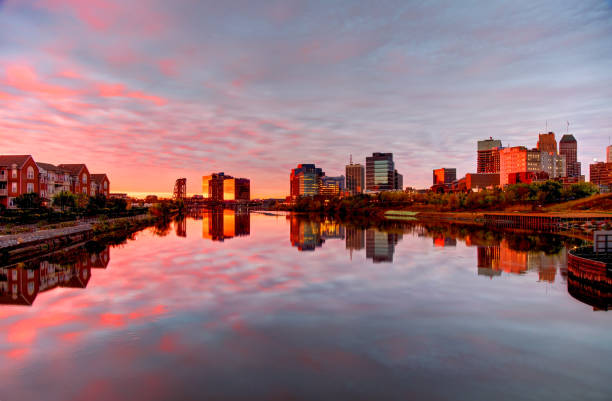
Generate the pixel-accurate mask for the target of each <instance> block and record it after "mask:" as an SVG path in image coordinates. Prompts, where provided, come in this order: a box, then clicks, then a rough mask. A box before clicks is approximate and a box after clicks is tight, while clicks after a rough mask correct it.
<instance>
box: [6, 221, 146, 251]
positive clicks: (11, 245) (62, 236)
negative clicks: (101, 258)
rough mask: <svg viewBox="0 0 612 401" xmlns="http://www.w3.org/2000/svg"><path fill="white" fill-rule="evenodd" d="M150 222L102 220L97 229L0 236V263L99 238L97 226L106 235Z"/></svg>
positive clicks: (80, 227)
mask: <svg viewBox="0 0 612 401" xmlns="http://www.w3.org/2000/svg"><path fill="white" fill-rule="evenodd" d="M151 219H152V218H151V217H150V216H148V215H140V216H133V217H123V218H118V219H110V220H105V221H104V222H102V223H99V224H98V225H96V224H92V223H82V224H77V225H75V226H72V227H64V228H57V229H51V230H40V231H35V232H31V233H23V234H14V235H5V236H0V262H8V261H11V262H18V261H20V260H23V259H26V258H31V257H33V256H38V255H42V254H45V253H48V252H52V251H56V250H59V249H62V248H65V247H67V246H72V245H75V244H79V243H82V242H85V241H88V240H91V239H93V238H94V236H95V235H97V234H101V232H100V231H101V230H100V226H102V227H103V229H102V231H109V232H110V231H113V230H115V229H116V227H124V226H125V225H126V223H129V224H133V225H138V223H143V224H144V223H146V222H149V221H150V220H151Z"/></svg>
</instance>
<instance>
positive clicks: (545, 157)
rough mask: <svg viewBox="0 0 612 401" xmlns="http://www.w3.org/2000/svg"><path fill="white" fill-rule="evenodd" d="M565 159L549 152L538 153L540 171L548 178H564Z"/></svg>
mask: <svg viewBox="0 0 612 401" xmlns="http://www.w3.org/2000/svg"><path fill="white" fill-rule="evenodd" d="M566 166H567V164H566V158H565V156H564V155H556V154H554V153H549V152H540V171H544V172H545V173H547V174H548V176H549V177H550V178H561V177H565V176H566Z"/></svg>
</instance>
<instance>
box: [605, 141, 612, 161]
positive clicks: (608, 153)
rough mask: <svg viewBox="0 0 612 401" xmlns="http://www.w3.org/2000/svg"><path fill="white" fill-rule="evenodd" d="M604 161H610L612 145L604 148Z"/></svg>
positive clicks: (611, 159)
mask: <svg viewBox="0 0 612 401" xmlns="http://www.w3.org/2000/svg"><path fill="white" fill-rule="evenodd" d="M606 162H608V163H612V145H610V146H608V147H607V148H606Z"/></svg>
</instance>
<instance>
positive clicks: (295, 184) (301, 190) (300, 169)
mask: <svg viewBox="0 0 612 401" xmlns="http://www.w3.org/2000/svg"><path fill="white" fill-rule="evenodd" d="M324 175H325V173H324V172H323V170H321V169H320V168H317V167H316V166H315V165H314V164H298V166H297V167H296V168H294V169H292V170H291V175H290V178H289V185H290V194H291V197H292V198H294V199H295V198H297V197H299V196H315V195H319V191H320V188H321V178H322V177H323V176H324Z"/></svg>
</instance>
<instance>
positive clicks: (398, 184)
mask: <svg viewBox="0 0 612 401" xmlns="http://www.w3.org/2000/svg"><path fill="white" fill-rule="evenodd" d="M393 174H394V180H393V189H396V190H400V191H403V190H404V176H403V175H401V174H400V173H398V172H397V170H395V171H394V172H393Z"/></svg>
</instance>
